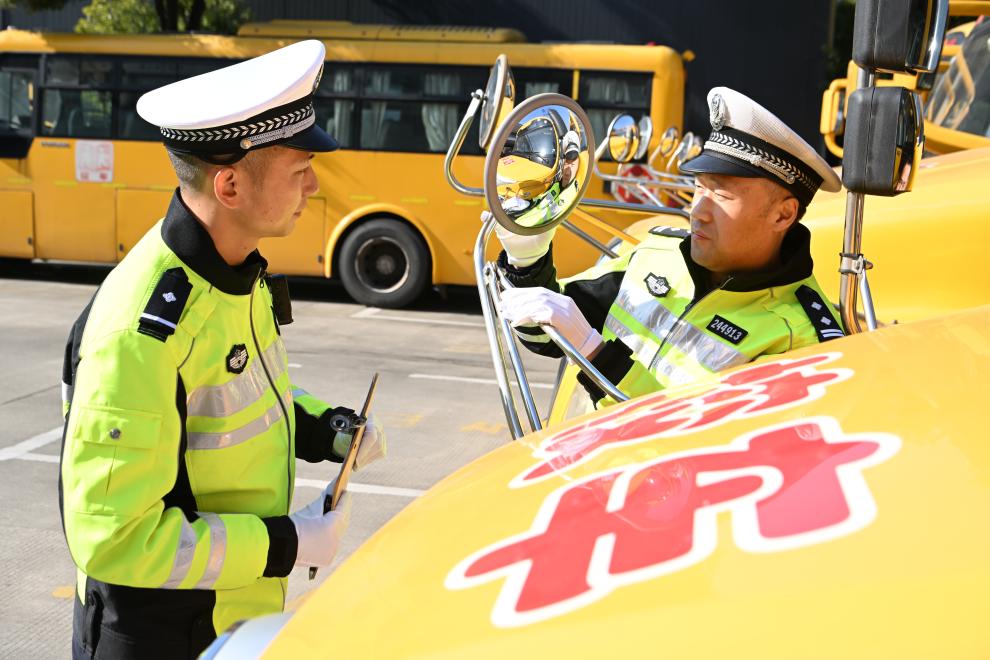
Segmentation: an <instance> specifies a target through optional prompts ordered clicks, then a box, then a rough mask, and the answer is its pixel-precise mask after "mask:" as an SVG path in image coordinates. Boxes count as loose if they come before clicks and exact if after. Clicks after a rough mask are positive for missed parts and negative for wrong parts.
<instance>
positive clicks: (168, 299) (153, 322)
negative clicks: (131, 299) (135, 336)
mask: <svg viewBox="0 0 990 660" xmlns="http://www.w3.org/2000/svg"><path fill="white" fill-rule="evenodd" d="M191 291H192V284H190V283H189V277H188V276H187V275H186V271H185V270H183V269H182V268H181V267H178V268H170V269H168V270H166V271H165V272H164V273H162V276H161V278H160V279H159V280H158V284H157V285H156V286H155V290H154V292H153V293H152V294H151V298H149V299H148V304H147V305H145V306H144V311H143V312H142V313H141V318H140V319H139V320H138V332H140V333H142V334H146V335H148V336H150V337H154V338H155V339H157V340H159V341H165V340H166V339H168V338H169V335H172V334H173V333H175V328H176V326H177V325H179V317H181V316H182V310H183V309H184V308H185V306H186V301H188V300H189V293H190V292H191Z"/></svg>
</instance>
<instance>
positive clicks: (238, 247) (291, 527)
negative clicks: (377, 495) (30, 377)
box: [59, 41, 385, 659]
mask: <svg viewBox="0 0 990 660" xmlns="http://www.w3.org/2000/svg"><path fill="white" fill-rule="evenodd" d="M324 55H325V53H324V48H323V45H322V44H321V43H320V42H318V41H304V42H300V43H296V44H293V45H291V46H288V47H286V48H282V49H280V50H277V51H274V52H272V53H269V54H267V55H263V56H261V57H258V58H255V59H253V60H248V61H246V62H242V63H239V64H235V65H233V66H229V67H226V68H224V69H220V70H218V71H214V72H211V73H207V74H204V75H201V76H197V77H194V78H190V79H187V80H182V81H179V82H177V83H174V84H172V85H168V86H166V87H162V88H160V89H157V90H154V91H152V92H149V93H148V94H145V95H144V96H143V97H142V98H141V99H140V100H139V102H138V106H137V109H138V112H139V113H140V114H141V116H142V117H143V118H145V119H146V120H148V121H149V122H151V123H153V124H155V125H157V126H159V127H160V128H161V133H162V136H163V138H164V142H165V146H166V147H167V149H168V152H169V157H170V159H171V160H172V162H173V165H174V167H175V169H176V172H177V174H178V177H179V181H180V187H179V189H178V190H176V192H175V194H174V196H173V198H172V201H171V204H170V206H169V208H168V212H167V213H166V215H165V218H164V219H163V220H162V221H161V222H159V223H158V224H157V225H156V226H155V227H153V228H152V229H151V230H150V231H149V232H148V233H147V234H146V235H145V236H144V238H142V239H141V241H140V242H139V243H138V244H137V245H136V246H135V247H134V249H133V250H132V251H131V252H130V253H129V254H128V255H127V257H126V258H125V259H124V260H123V261H122V262H121V263H120V264H119V265H118V266H117V267H116V268H115V269H114V270H113V272H111V273H110V275H109V276H108V277H107V279H106V281H105V282H104V283H103V284H102V286H101V287H100V289H99V291H98V292H97V294H96V295H95V297H94V299H93V300H92V301H91V302H90V304H89V306H87V308H86V310H84V312H83V314H82V316H81V317H80V319H79V320H78V321H77V322H76V324H75V326H73V329H72V333H71V335H70V338H69V342H68V345H67V347H66V363H65V368H64V372H63V381H64V384H63V387H64V392H65V395H66V396H65V402H66V411H65V412H66V428H65V436H64V442H63V448H62V466H61V478H60V482H59V487H60V488H59V492H60V504H61V509H62V520H63V527H64V530H65V536H66V540H67V541H68V546H69V550H70V552H71V554H72V559H73V560H74V562H75V564H76V566H77V567H78V584H77V597H76V599H75V613H74V622H73V656H74V657H76V658H93V657H95V658H115V659H117V658H142V659H147V658H186V657H195V656H196V655H198V654H199V653H200V652H201V651H202V650H203V649H204V648H205V647H206V646H207V645H209V643H210V642H211V641H212V640H213V639H214V638H215V637H216V635H217V634H218V633H220V632H222V631H223V630H224V629H226V628H227V627H228V626H230V625H231V624H232V623H234V622H236V621H237V620H239V619H244V618H247V617H253V616H258V615H261V614H268V613H276V612H281V611H282V608H283V605H284V601H285V593H286V586H287V579H286V576H288V574H289V572H290V571H291V570H292V567H293V566H294V565H298V566H327V565H329V564H330V563H331V561H332V559H333V557H334V554H335V552H336V550H337V548H338V547H339V542H340V538H341V536H342V535H343V533H344V530H345V528H346V526H347V522H348V511H349V508H348V503H347V497H346V495H345V497H344V498H343V499H342V501H341V505H339V506H338V508H337V510H335V511H332V512H329V513H327V514H326V515H324V513H323V499H324V494H325V493H326V492H327V491H324V493H321V494H320V496H319V497H318V498H317V499H316V500H314V501H313V504H311V505H310V506H308V507H306V508H304V509H302V510H300V511H297V512H295V513H291V514H290V512H289V507H290V504H291V501H292V492H293V485H294V474H295V459H296V458H302V459H304V460H307V461H310V462H317V461H323V460H333V461H338V462H339V461H340V460H341V459H342V456H343V454H344V453H345V452H346V451H347V448H348V446H349V443H350V439H351V435H352V432H353V424H354V423H360V420H357V419H355V416H354V415H353V411H352V410H349V409H345V408H333V407H332V406H330V405H328V404H326V403H323V402H322V401H320V400H318V399H317V398H315V397H314V396H311V395H310V394H308V393H307V392H305V391H303V390H301V389H299V388H296V387H294V386H293V385H292V383H291V382H290V379H289V374H288V361H287V357H286V352H285V347H284V345H283V343H282V340H281V337H280V331H279V326H280V324H285V323H288V322H290V321H291V313H290V308H289V301H288V298H287V289H286V288H285V286H284V279H278V278H273V277H270V276H268V275H267V274H266V262H265V260H264V258H262V256H261V255H260V254H259V253H258V250H257V246H258V242H259V240H260V239H261V238H263V237H268V236H284V235H287V234H288V233H289V232H290V231H291V230H292V228H293V226H294V224H295V222H296V219H297V218H298V217H299V215H300V214H301V212H302V210H303V209H304V208H305V205H306V198H307V197H309V196H310V195H312V194H313V193H315V192H316V190H317V183H316V177H315V175H314V173H313V170H312V167H311V166H310V160H311V158H312V157H313V153H314V152H328V151H333V150H334V149H335V148H336V147H337V144H336V142H335V141H334V140H333V138H331V137H330V136H329V135H327V134H326V133H325V132H324V131H323V130H322V129H321V128H319V127H318V126H316V125H315V124H314V120H315V115H314V111H313V93H314V91H315V89H316V87H317V85H318V84H319V78H320V74H321V72H322V68H323V61H324ZM331 420H333V421H335V422H336V421H339V420H344V421H345V422H348V421H349V422H351V424H352V425H351V426H348V425H347V424H343V425H340V426H341V428H342V429H343V431H341V432H337V431H335V430H334V426H333V425H332V424H331ZM364 438H365V439H364V442H363V443H362V447H361V448H360V450H359V456H358V461H357V466H358V467H361V466H363V465H367V464H368V463H369V462H370V461H372V460H375V459H376V458H380V457H382V456H384V453H385V438H384V434H383V433H382V432H381V430H380V429H379V428H377V427H376V425H375V424H374V422H372V421H369V422H368V427H367V429H366V431H365V436H364ZM328 488H329V487H328Z"/></svg>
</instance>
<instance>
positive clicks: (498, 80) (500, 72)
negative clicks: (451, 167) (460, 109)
mask: <svg viewBox="0 0 990 660" xmlns="http://www.w3.org/2000/svg"><path fill="white" fill-rule="evenodd" d="M508 75H509V58H508V57H507V56H506V55H505V54H504V53H503V54H501V55H499V56H498V57H496V58H495V64H493V65H492V72H491V73H490V74H489V75H488V82H491V79H492V76H495V89H496V90H498V98H497V99H490V98H488V89H489V87H490V86H489V84H488V82H486V83H485V97H484V98H483V99H482V101H481V118H480V121H479V122H478V146H480V147H481V150H482V151H486V150H487V149H488V145H489V144H491V141H492V137H493V136H494V134H495V129H496V127H497V124H498V122H497V121H496V120H497V119H498V116H499V114H500V112H501V110H502V104H504V103H505V82H506V78H507V77H508ZM491 104H494V105H491ZM489 109H491V116H490V117H488V119H487V120H486V118H485V117H486V111H487V110H489Z"/></svg>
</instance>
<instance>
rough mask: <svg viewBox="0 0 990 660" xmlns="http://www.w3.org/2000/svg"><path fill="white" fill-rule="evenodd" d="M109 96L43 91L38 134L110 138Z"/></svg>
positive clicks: (94, 92) (89, 91) (87, 91)
mask: <svg viewBox="0 0 990 660" xmlns="http://www.w3.org/2000/svg"><path fill="white" fill-rule="evenodd" d="M112 107H113V103H112V93H111V92H109V91H99V90H95V89H46V90H45V94H44V97H43V99H42V121H41V133H42V135H50V136H52V137H82V138H108V137H110V116H111V113H112Z"/></svg>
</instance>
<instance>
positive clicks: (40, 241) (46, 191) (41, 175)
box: [27, 138, 117, 263]
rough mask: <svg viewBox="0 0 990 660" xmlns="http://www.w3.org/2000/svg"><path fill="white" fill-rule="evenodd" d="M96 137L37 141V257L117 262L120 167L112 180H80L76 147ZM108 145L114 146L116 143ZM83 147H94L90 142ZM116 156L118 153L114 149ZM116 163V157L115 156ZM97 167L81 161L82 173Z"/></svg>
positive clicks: (31, 158) (31, 161) (33, 167)
mask: <svg viewBox="0 0 990 660" xmlns="http://www.w3.org/2000/svg"><path fill="white" fill-rule="evenodd" d="M85 142H89V143H90V144H93V142H94V141H88V140H72V139H62V138H47V139H39V140H35V141H34V145H33V146H32V147H31V152H30V154H28V172H27V174H28V176H29V177H31V178H32V179H33V180H34V181H35V192H36V194H37V197H36V200H35V202H36V203H35V239H36V246H35V247H36V255H37V257H39V258H41V259H67V260H73V261H100V262H105V263H112V262H114V261H116V260H117V246H116V244H115V242H114V239H115V238H116V221H115V217H114V212H115V202H114V198H115V195H114V187H113V183H112V181H113V176H114V174H115V171H114V168H111V170H110V172H109V177H110V180H109V181H106V180H104V181H102V182H95V181H94V182H87V181H80V180H78V179H77V167H76V165H77V163H76V160H77V159H76V150H77V149H78V148H80V147H79V146H78V145H79V144H80V143H85ZM102 144H107V145H110V148H111V150H112V149H113V143H112V142H110V141H106V142H103V143H102ZM82 148H83V149H90V148H91V147H89V146H85V147H82ZM110 153H111V154H112V151H111V152H110ZM111 162H112V160H111ZM96 169H97V168H95V167H93V166H92V165H91V164H87V163H85V162H80V171H79V173H80V174H83V175H84V176H89V175H90V174H93V173H95V172H96Z"/></svg>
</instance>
